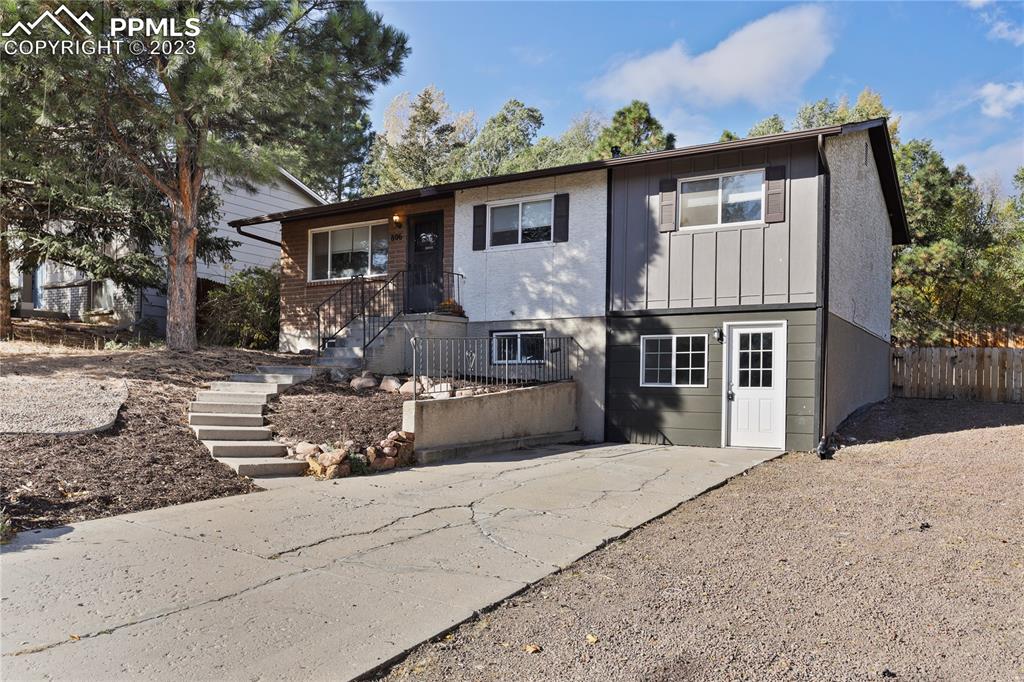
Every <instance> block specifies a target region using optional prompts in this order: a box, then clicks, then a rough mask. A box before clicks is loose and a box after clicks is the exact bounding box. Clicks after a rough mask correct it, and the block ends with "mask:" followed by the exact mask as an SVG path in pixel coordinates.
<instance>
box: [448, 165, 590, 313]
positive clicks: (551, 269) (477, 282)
mask: <svg viewBox="0 0 1024 682" xmlns="http://www.w3.org/2000/svg"><path fill="white" fill-rule="evenodd" d="M607 190H608V179H607V174H606V172H605V171H603V170H597V171H588V172H586V173H574V174H571V175H557V176H554V177H550V178H541V179H536V180H526V181H521V182H513V183H505V184H501V185H490V186H487V187H480V188H475V189H468V190H462V191H459V192H456V194H455V259H454V268H455V271H456V272H461V273H462V274H463V275H465V277H466V281H465V286H464V289H463V292H462V305H463V307H464V308H465V310H466V315H467V316H468V317H469V320H470V322H487V321H493V320H513V319H519V320H523V319H551V318H569V317H591V316H595V315H604V311H605V281H606V280H605V261H606V253H607V250H606V239H607V215H608V203H607ZM549 193H568V194H569V241H567V242H561V243H546V244H528V245H524V246H520V247H518V248H508V247H505V248H502V249H500V250H492V249H490V248H488V249H486V250H484V251H473V206H474V205H476V204H482V203H487V202H489V201H498V200H502V199H512V198H518V197H527V196H532V195H537V194H549Z"/></svg>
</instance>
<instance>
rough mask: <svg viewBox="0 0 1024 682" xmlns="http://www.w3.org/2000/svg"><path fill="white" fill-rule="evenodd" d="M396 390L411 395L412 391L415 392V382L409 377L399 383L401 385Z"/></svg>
mask: <svg viewBox="0 0 1024 682" xmlns="http://www.w3.org/2000/svg"><path fill="white" fill-rule="evenodd" d="M398 392H399V393H401V394H402V395H413V394H414V393H416V382H414V381H413V380H412V379H409V381H407V382H405V383H404V384H402V385H401V387H400V388H399V389H398Z"/></svg>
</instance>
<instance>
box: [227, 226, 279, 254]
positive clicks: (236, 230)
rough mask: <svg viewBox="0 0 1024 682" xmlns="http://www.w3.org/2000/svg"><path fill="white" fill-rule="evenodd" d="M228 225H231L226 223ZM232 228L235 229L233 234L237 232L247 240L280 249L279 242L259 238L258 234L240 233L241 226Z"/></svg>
mask: <svg viewBox="0 0 1024 682" xmlns="http://www.w3.org/2000/svg"><path fill="white" fill-rule="evenodd" d="M228 224H229V225H230V224H231V223H228ZM234 228H235V232H237V233H238V234H239V235H241V236H243V237H248V238H249V239H255V240H256V241H258V242H263V243H264V244H270V245H271V246H276V247H277V248H281V242H279V241H275V240H273V239H270V238H269V237H262V236H260V235H258V234H253V233H252V232H244V231H242V226H241V225H234Z"/></svg>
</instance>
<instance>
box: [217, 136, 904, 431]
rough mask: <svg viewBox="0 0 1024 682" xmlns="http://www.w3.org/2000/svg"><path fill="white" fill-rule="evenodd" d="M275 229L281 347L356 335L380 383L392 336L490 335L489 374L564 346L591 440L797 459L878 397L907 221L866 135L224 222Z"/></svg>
mask: <svg viewBox="0 0 1024 682" xmlns="http://www.w3.org/2000/svg"><path fill="white" fill-rule="evenodd" d="M275 222H280V224H281V259H282V288H281V348H282V350H286V351H300V350H304V349H316V350H317V351H319V352H323V351H325V350H326V349H328V348H329V347H330V346H332V345H334V344H335V343H336V342H337V341H338V339H339V338H340V335H342V332H343V330H346V329H348V330H351V328H352V325H353V324H354V321H358V320H361V324H363V325H366V324H370V320H372V321H373V322H372V324H373V325H374V328H373V330H372V332H371V333H366V332H365V330H364V333H363V334H362V336H361V338H360V339H359V340H357V341H356V342H353V343H350V344H349V345H351V346H359V345H362V348H361V349H355V348H353V349H352V350H351V352H353V353H355V354H356V355H357V356H358V357H359V358H361V360H362V362H364V363H367V365H368V366H373V365H374V363H378V362H385V361H386V362H387V363H390V364H389V367H390V368H394V367H395V366H397V365H401V364H402V362H403V355H402V351H401V348H402V347H403V346H405V345H407V341H408V339H409V336H451V337H460V336H469V337H478V336H484V337H489V338H490V339H492V341H493V343H492V345H491V350H490V353H491V355H492V358H491V362H492V363H493V362H499V361H500V362H501V363H530V362H537V361H538V358H537V357H536V356H537V354H538V353H540V352H541V351H540V350H539V349H541V348H542V345H541V343H540V340H541V339H544V338H546V337H548V336H571V337H573V338H574V339H575V340H576V342H578V344H579V346H580V348H581V350H582V354H583V357H584V362H583V363H582V364H581V366H580V368H579V370H578V372H577V373H576V376H575V379H576V382H577V384H578V387H579V391H578V396H579V397H578V421H579V424H580V427H581V429H582V430H583V432H584V434H585V435H586V437H587V438H588V439H590V440H595V441H600V440H605V439H607V440H612V441H632V442H651V443H671V444H676V445H704V446H746V447H760V448H778V449H782V448H786V449H803V450H806V449H811V448H813V447H815V445H816V444H817V443H818V442H819V440H820V439H821V438H822V437H823V436H825V435H827V434H829V433H831V432H832V431H833V430H834V429H835V428H836V427H837V426H838V424H839V423H840V422H841V421H842V420H843V419H844V418H845V417H846V416H848V415H849V414H850V413H851V412H853V411H854V410H856V409H857V408H859V407H861V406H863V405H865V404H868V403H871V402H874V401H877V400H880V399H883V398H885V397H886V396H887V395H888V392H889V305H890V277H891V274H890V273H891V259H892V255H891V254H892V247H893V245H895V244H901V243H905V242H906V241H907V225H906V218H905V215H904V211H903V206H902V200H901V198H900V192H899V186H898V181H897V177H896V170H895V165H894V161H893V156H892V149H891V144H890V140H889V136H888V131H887V128H886V122H885V120H883V119H878V120H872V121H865V122H862V123H856V124H847V125H838V126H829V127H825V128H819V129H814V130H804V131H798V132H791V133H783V134H779V135H771V136H766V137H760V138H751V139H744V140H738V141H733V142H721V143H715V144H708V145H699V146H694V147H686V148H682V149H673V150H668V151H663V152H655V153H649V154H642V155H635V156H626V157H616V158H611V159H605V160H599V161H593V162H588V163H582V164H576V165H572V166H562V167H557V168H546V169H542V170H537V171H530V172H526V173H518V174H515V175H507V176H501V177H490V178H480V179H474V180H469V181H465V182H457V183H449V184H445V185H437V186H433V187H426V188H421V189H415V190H408V191H403V192H396V193H393V194H388V195H382V196H376V197H368V198H363V199H356V200H352V201H348V202H342V203H338V204H330V205H326V206H319V207H313V208H308V209H299V210H294V211H285V212H278V213H267V214H263V215H260V216H257V217H253V218H248V219H245V220H236V221H233V222H232V223H231V224H232V225H233V226H234V227H236V228H240V229H241V228H247V227H250V226H256V225H265V224H270V223H275ZM452 299H457V301H453V300H452ZM382 301H383V302H386V305H384V304H383V303H382ZM453 302H457V303H460V304H461V308H462V309H463V310H464V312H465V317H464V318H455V317H452V316H451V315H446V314H444V313H445V312H450V311H451V309H452V303H453ZM371 307H372V310H371ZM403 330H404V331H403ZM396 348H397V349H399V350H397V351H396V350H395V349H396ZM389 349H390V350H389ZM357 350H358V352H356V351H357ZM345 352H349V351H345ZM404 362H405V363H406V365H407V364H408V357H407V355H406V356H405V357H404Z"/></svg>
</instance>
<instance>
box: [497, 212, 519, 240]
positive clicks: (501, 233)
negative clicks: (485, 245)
mask: <svg viewBox="0 0 1024 682" xmlns="http://www.w3.org/2000/svg"><path fill="white" fill-rule="evenodd" d="M518 243H519V204H514V205H512V206H494V207H493V208H491V246H506V245H508V244H518Z"/></svg>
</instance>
